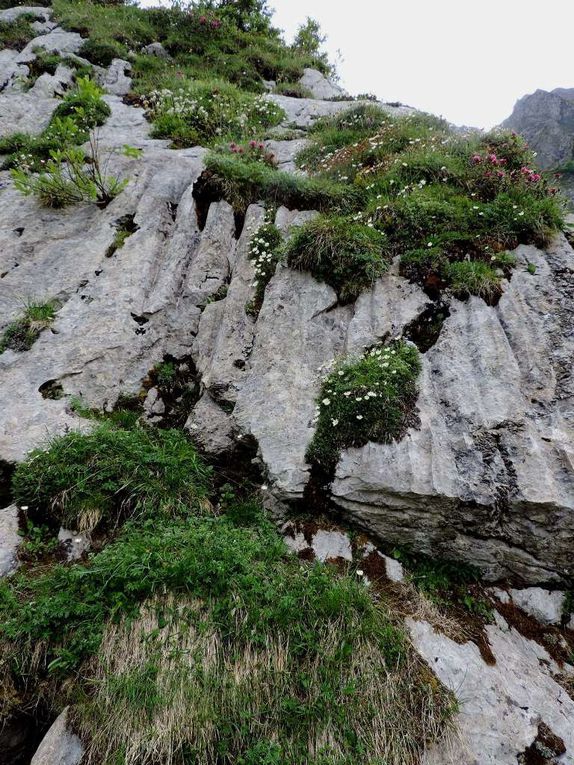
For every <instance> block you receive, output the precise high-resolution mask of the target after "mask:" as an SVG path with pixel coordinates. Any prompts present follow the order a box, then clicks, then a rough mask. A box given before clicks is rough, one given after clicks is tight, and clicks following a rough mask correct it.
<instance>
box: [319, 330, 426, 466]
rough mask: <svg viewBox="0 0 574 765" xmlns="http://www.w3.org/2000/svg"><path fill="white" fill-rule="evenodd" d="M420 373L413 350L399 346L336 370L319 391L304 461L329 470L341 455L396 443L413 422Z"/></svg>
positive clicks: (375, 351) (376, 349)
mask: <svg viewBox="0 0 574 765" xmlns="http://www.w3.org/2000/svg"><path fill="white" fill-rule="evenodd" d="M419 371H420V361H419V354H418V351H417V349H416V348H415V347H414V346H413V345H409V344H407V343H405V342H404V341H401V340H399V341H395V342H392V343H390V344H389V345H386V346H379V347H374V348H371V349H370V350H369V351H367V352H366V353H365V354H364V356H362V357H361V358H359V359H349V360H344V361H342V362H340V363H339V364H338V365H336V367H335V368H334V369H333V371H331V372H330V373H329V374H328V376H327V377H326V378H325V380H324V382H323V384H322V386H321V393H320V394H319V400H318V404H317V409H316V423H317V429H316V431H315V435H314V437H313V440H312V441H311V444H310V445H309V448H308V450H307V459H308V460H309V461H311V462H316V463H318V464H320V465H322V466H323V467H324V468H326V469H327V470H330V469H332V468H333V467H334V465H335V464H336V462H337V459H338V457H339V453H340V451H341V449H344V448H346V447H349V446H364V445H365V444H366V443H367V442H368V441H377V442H381V443H388V442H389V441H393V440H394V439H399V438H401V436H402V435H403V434H404V432H405V430H406V429H407V428H408V427H409V425H411V424H412V422H413V409H414V406H415V402H416V397H417V387H416V381H417V377H418V375H419Z"/></svg>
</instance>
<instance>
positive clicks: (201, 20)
mask: <svg viewBox="0 0 574 765" xmlns="http://www.w3.org/2000/svg"><path fill="white" fill-rule="evenodd" d="M199 23H200V24H207V19H206V18H205V16H200V17H199Z"/></svg>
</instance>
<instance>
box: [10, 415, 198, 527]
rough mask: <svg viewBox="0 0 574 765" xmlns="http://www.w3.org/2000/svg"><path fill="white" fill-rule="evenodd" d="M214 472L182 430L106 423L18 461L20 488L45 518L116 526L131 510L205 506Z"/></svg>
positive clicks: (18, 494)
mask: <svg viewBox="0 0 574 765" xmlns="http://www.w3.org/2000/svg"><path fill="white" fill-rule="evenodd" d="M209 472H210V471H209V469H208V468H207V467H206V466H205V465H204V463H203V461H202V460H201V459H200V457H199V456H198V454H197V452H196V450H195V449H194V447H193V446H192V445H191V443H190V442H189V441H188V440H187V438H186V437H185V436H184V434H183V433H180V432H179V431H175V430H160V431H154V430H151V429H148V428H144V427H139V428H133V429H131V430H124V429H121V428H115V427H112V426H111V425H110V424H108V423H102V424H101V425H99V426H98V427H96V428H95V429H94V430H93V431H92V432H91V433H88V434H82V433H78V432H71V433H68V434H67V435H65V436H59V437H57V438H54V439H53V440H52V441H51V443H50V444H49V447H48V449H46V450H42V449H36V450H34V451H33V452H32V453H31V454H30V455H29V457H28V458H27V459H26V460H25V461H24V462H22V463H21V464H19V465H18V467H17V468H16V471H15V473H14V477H13V492H14V497H15V499H16V501H17V502H18V503H19V504H22V505H28V506H29V508H30V512H31V514H33V516H34V518H35V519H38V521H39V522H42V523H52V524H61V525H63V526H65V527H67V528H73V529H78V530H85V529H88V530H91V529H94V528H96V527H97V526H104V527H106V528H114V527H115V526H117V525H118V524H119V523H120V522H121V521H123V520H124V519H125V518H127V517H134V516H145V515H149V514H150V513H153V514H155V515H163V514H167V515H177V514H180V513H185V512H188V511H189V510H192V509H196V510H198V509H200V508H201V506H202V504H203V503H204V500H205V497H206V493H207V487H208V484H209Z"/></svg>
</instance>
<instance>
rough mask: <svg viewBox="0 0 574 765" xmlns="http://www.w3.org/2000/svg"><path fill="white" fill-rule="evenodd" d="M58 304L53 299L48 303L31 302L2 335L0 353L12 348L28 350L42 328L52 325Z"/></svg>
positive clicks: (14, 349)
mask: <svg viewBox="0 0 574 765" xmlns="http://www.w3.org/2000/svg"><path fill="white" fill-rule="evenodd" d="M57 310H58V304H57V303H56V301H54V300H52V301H50V302H48V303H30V304H29V305H28V306H26V310H25V312H24V315H23V316H22V318H20V319H17V320H16V321H13V322H12V323H11V324H9V325H8V326H7V327H6V329H5V330H4V332H3V333H2V336H1V337H0V353H4V351H6V350H8V349H11V350H13V351H28V350H30V348H31V347H32V346H33V345H34V343H35V342H36V340H37V339H38V337H39V336H40V333H41V332H42V330H44V329H46V328H47V327H49V326H50V324H51V323H52V322H53V321H54V318H55V316H56V311H57Z"/></svg>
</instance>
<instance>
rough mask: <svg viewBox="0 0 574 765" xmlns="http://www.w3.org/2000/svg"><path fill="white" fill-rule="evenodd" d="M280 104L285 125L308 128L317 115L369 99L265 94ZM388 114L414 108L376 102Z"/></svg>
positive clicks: (407, 111) (333, 112)
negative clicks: (325, 99)
mask: <svg viewBox="0 0 574 765" xmlns="http://www.w3.org/2000/svg"><path fill="white" fill-rule="evenodd" d="M266 98H268V99H269V100H271V101H274V102H275V103H276V104H278V106H280V107H281V108H282V109H283V110H284V111H285V114H286V118H285V126H289V127H295V128H308V127H309V125H311V124H312V123H313V122H314V121H315V120H317V119H319V117H328V116H329V115H331V114H337V113H338V112H342V111H345V110H346V109H350V108H352V107H354V106H357V105H358V104H369V103H372V102H371V101H319V100H316V99H314V98H291V97H290V96H281V95H278V94H276V93H272V94H270V95H268V96H266ZM378 105H379V106H380V107H381V108H382V109H384V110H385V111H388V112H389V114H395V115H403V114H414V112H415V111H416V110H415V109H411V107H410V106H388V105H387V104H382V103H379V104H378Z"/></svg>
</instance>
